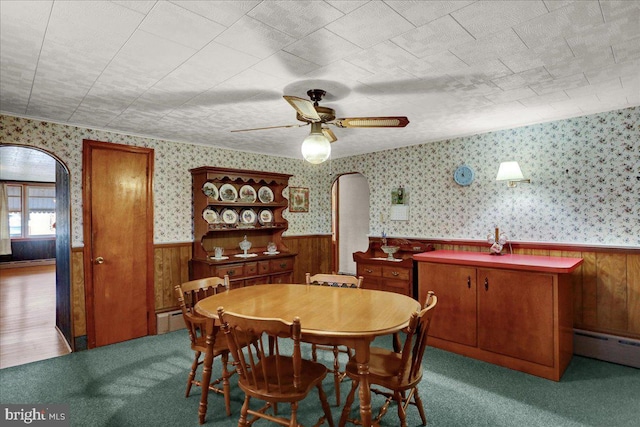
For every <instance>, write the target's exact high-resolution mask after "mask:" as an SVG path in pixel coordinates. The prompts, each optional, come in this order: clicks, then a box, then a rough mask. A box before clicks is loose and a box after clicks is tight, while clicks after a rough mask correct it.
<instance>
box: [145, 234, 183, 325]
mask: <svg viewBox="0 0 640 427" xmlns="http://www.w3.org/2000/svg"><path fill="white" fill-rule="evenodd" d="M190 259H191V243H190V242H189V243H176V244H171V245H168V244H165V245H156V247H155V250H154V264H155V265H154V268H155V297H156V312H161V311H167V310H173V309H177V308H178V307H179V305H178V300H177V299H176V296H175V291H174V287H175V286H176V285H179V284H181V283H183V282H186V281H188V280H189V260H190Z"/></svg>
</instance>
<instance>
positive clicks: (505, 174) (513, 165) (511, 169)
mask: <svg viewBox="0 0 640 427" xmlns="http://www.w3.org/2000/svg"><path fill="white" fill-rule="evenodd" d="M496 181H507V187H510V188H513V187H515V186H516V183H518V182H526V183H527V184H531V180H530V179H529V178H527V179H525V177H524V175H522V171H521V170H520V165H518V162H502V163H500V168H499V169H498V176H496Z"/></svg>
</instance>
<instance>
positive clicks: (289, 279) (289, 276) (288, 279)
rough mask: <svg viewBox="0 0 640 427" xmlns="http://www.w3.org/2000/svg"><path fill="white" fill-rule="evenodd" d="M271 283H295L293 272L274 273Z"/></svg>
mask: <svg viewBox="0 0 640 427" xmlns="http://www.w3.org/2000/svg"><path fill="white" fill-rule="evenodd" d="M271 283H277V284H280V283H293V273H292V272H289V273H282V274H274V275H273V276H271Z"/></svg>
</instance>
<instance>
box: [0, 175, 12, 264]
mask: <svg viewBox="0 0 640 427" xmlns="http://www.w3.org/2000/svg"><path fill="white" fill-rule="evenodd" d="M0 255H11V236H10V234H9V199H8V198H7V188H6V185H5V184H2V185H0Z"/></svg>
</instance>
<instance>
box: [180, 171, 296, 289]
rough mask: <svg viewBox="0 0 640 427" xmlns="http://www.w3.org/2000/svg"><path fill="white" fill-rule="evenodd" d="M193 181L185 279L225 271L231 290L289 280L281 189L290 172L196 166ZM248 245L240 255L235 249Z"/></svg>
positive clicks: (290, 265)
mask: <svg viewBox="0 0 640 427" xmlns="http://www.w3.org/2000/svg"><path fill="white" fill-rule="evenodd" d="M190 172H191V176H192V183H193V233H194V238H195V240H194V242H193V258H192V259H191V262H190V278H191V279H192V280H193V279H199V278H203V277H210V276H219V277H222V276H224V275H225V274H227V275H229V279H230V281H231V288H232V289H233V288H238V287H243V286H251V285H255V284H258V283H291V282H292V280H293V266H294V262H295V256H296V254H295V253H292V252H290V251H289V249H288V248H287V247H286V245H285V244H284V243H283V241H282V233H284V231H285V230H287V228H288V223H287V220H286V219H285V218H284V217H283V215H282V213H283V212H284V210H285V209H286V208H287V207H288V201H287V199H285V198H284V196H283V194H282V192H283V191H284V189H285V188H286V187H287V186H288V185H289V178H290V177H291V175H287V174H280V173H271V172H260V171H250V170H241V169H228V168H217V167H208V166H205V167H200V168H196V169H191V170H190ZM245 236H246V240H247V241H248V242H250V243H251V247H250V248H249V249H247V251H246V253H245V251H244V250H243V249H241V248H240V242H242V241H243V240H244V239H245Z"/></svg>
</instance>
